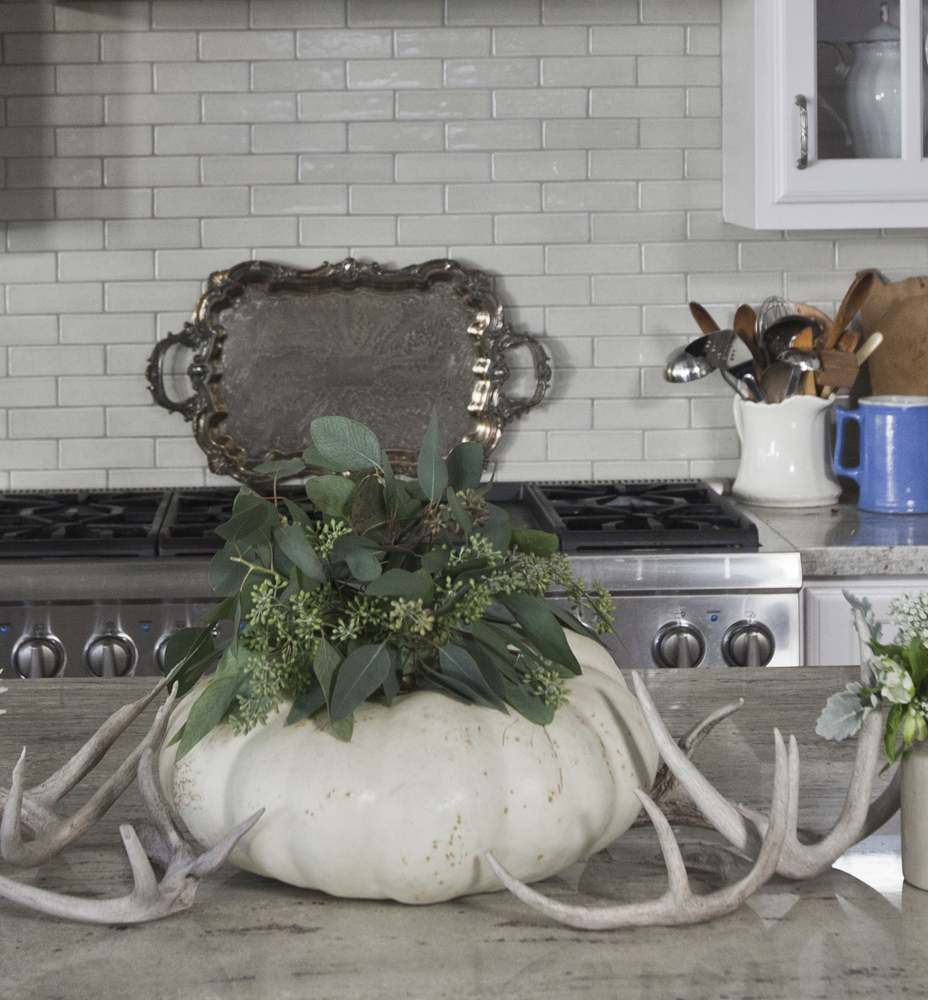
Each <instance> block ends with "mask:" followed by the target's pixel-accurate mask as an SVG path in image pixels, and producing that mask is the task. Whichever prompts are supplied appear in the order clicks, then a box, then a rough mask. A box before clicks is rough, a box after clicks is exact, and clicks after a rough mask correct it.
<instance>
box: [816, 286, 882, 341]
mask: <svg viewBox="0 0 928 1000" xmlns="http://www.w3.org/2000/svg"><path fill="white" fill-rule="evenodd" d="M872 287H873V272H872V271H865V272H864V273H862V274H859V275H858V276H857V277H856V278H855V279H854V280H853V281H852V282H851V287H850V288H849V289H848V290H847V294H846V295H845V296H844V300H843V301H842V302H841V306H840V308H839V309H838V312H837V313H836V314H835V318H834V321H833V322H832V324H831V329H829V331H828V335H827V336H826V337H825V343H824V344H823V345H822V346H823V347H824V349H825V350H831V349H832V348H833V347H834V346H835V344H837V342H838V338H839V337H840V336H841V334H842V333H843V332H844V328H845V327H846V326H847V324H848V323H849V322H850V321H851V320H852V319H853V318H854V317H855V316H856V315H857V312H858V310H859V309H860V307H861V306H862V305H863V304H864V302H865V301H866V299H867V296H868V295H869V294H870V289H871V288H872Z"/></svg>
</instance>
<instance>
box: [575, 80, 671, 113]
mask: <svg viewBox="0 0 928 1000" xmlns="http://www.w3.org/2000/svg"><path fill="white" fill-rule="evenodd" d="M685 113H686V91H685V89H684V88H683V87H594V88H593V89H592V90H591V91H590V115H591V116H592V117H593V118H641V119H645V118H648V119H650V118H676V117H680V116H681V115H684V114H685Z"/></svg>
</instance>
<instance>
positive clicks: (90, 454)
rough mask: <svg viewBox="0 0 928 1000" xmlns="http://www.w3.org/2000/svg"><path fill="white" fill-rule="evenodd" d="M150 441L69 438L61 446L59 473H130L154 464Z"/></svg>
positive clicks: (139, 439)
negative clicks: (121, 470) (120, 470)
mask: <svg viewBox="0 0 928 1000" xmlns="http://www.w3.org/2000/svg"><path fill="white" fill-rule="evenodd" d="M153 452H154V449H153V446H152V442H151V441H146V440H144V439H142V438H126V439H124V440H119V439H118V438H72V439H69V440H65V441H62V442H60V444H59V450H58V458H59V463H60V466H61V468H62V469H95V468H99V467H100V466H101V465H102V466H103V467H104V468H107V469H121V468H127V469H133V468H140V467H144V466H150V465H153V464H154V454H153Z"/></svg>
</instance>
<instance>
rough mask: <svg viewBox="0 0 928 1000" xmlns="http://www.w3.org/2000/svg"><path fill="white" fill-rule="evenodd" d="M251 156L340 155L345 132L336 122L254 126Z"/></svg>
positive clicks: (344, 146) (344, 145) (343, 144)
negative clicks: (255, 154)
mask: <svg viewBox="0 0 928 1000" xmlns="http://www.w3.org/2000/svg"><path fill="white" fill-rule="evenodd" d="M252 131H253V136H252V152H253V153H342V152H344V151H345V148H346V129H345V125H344V124H342V123H340V122H322V123H313V124H299V125H289V124H288V125H255V126H254V128H253V130H252Z"/></svg>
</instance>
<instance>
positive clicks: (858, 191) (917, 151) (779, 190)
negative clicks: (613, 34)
mask: <svg viewBox="0 0 928 1000" xmlns="http://www.w3.org/2000/svg"><path fill="white" fill-rule="evenodd" d="M900 19H901V36H902V41H901V46H902V49H901V63H902V69H901V73H902V84H903V93H902V116H903V129H902V136H903V142H902V155H901V157H900V158H898V159H881V160H853V159H849V160H820V159H818V149H817V135H818V99H817V89H818V88H817V82H816V64H817V44H816V37H817V29H816V10H815V0H747V2H745V0H723V20H722V24H723V44H722V86H723V111H722V134H723V140H722V145H723V184H724V187H723V214H724V218H725V221H727V222H733V223H736V224H738V225H743V226H748V227H750V228H755V229H826V228H827V229H847V228H854V229H863V228H904V227H921V226H926V225H928V159H925V157H924V156H923V143H924V136H923V134H922V128H921V121H922V99H923V95H922V64H923V61H924V58H925V55H924V47H923V36H922V25H921V2H920V0H900ZM926 29H928V25H926ZM798 95H803V96H805V98H806V101H807V107H808V117H809V128H808V136H809V142H808V146H809V165H808V167H807V168H806V169H803V170H801V169H799V168H798V167H797V160H798V159H799V152H800V148H799V129H800V125H799V114H800V111H799V108H798V106H797V104H796V97H797V96H798ZM748 146H750V153H748V150H747V147H748Z"/></svg>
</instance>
